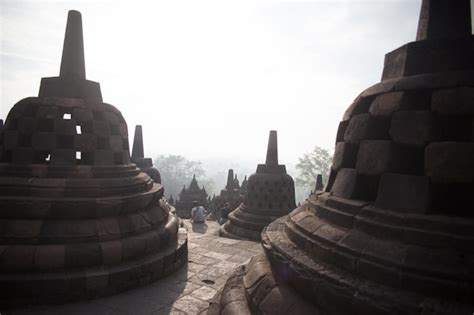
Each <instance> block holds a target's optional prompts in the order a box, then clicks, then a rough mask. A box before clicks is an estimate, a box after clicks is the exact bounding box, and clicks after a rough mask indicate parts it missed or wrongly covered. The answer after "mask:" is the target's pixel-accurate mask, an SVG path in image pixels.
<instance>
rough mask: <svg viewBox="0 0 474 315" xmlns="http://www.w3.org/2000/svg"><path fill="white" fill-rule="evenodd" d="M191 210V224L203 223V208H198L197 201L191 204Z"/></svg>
mask: <svg viewBox="0 0 474 315" xmlns="http://www.w3.org/2000/svg"><path fill="white" fill-rule="evenodd" d="M193 206H194V207H193V208H192V209H191V222H193V223H203V222H204V212H205V210H204V207H202V206H200V205H199V203H198V202H197V201H194V202H193Z"/></svg>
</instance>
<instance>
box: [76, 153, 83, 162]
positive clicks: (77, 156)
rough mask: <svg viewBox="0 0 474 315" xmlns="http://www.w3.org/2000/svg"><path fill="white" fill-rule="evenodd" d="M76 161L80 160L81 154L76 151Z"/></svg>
mask: <svg viewBox="0 0 474 315" xmlns="http://www.w3.org/2000/svg"><path fill="white" fill-rule="evenodd" d="M76 160H82V153H81V151H76Z"/></svg>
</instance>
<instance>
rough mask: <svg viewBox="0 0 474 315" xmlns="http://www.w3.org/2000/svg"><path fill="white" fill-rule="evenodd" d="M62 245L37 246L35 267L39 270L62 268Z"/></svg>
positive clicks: (63, 253)
mask: <svg viewBox="0 0 474 315" xmlns="http://www.w3.org/2000/svg"><path fill="white" fill-rule="evenodd" d="M64 255H65V248H64V245H42V246H37V247H36V251H35V267H36V268H37V269H39V270H54V269H62V268H64Z"/></svg>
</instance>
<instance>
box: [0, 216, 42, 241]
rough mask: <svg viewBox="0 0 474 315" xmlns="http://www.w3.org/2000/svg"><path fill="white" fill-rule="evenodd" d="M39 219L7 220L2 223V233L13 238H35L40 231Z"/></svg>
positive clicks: (29, 239)
mask: <svg viewBox="0 0 474 315" xmlns="http://www.w3.org/2000/svg"><path fill="white" fill-rule="evenodd" d="M42 223H43V222H42V221H40V220H8V221H6V222H5V225H4V227H3V228H4V231H3V232H4V233H5V234H4V235H5V236H6V237H11V238H15V239H24V240H25V239H26V240H28V241H31V240H32V239H36V238H37V237H38V236H39V235H40V233H41V225H42Z"/></svg>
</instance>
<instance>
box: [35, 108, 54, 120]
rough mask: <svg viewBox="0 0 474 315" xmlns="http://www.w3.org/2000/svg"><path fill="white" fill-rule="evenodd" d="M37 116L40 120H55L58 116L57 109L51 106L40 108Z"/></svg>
mask: <svg viewBox="0 0 474 315" xmlns="http://www.w3.org/2000/svg"><path fill="white" fill-rule="evenodd" d="M37 115H38V117H41V118H49V119H55V118H57V117H58V116H59V112H58V107H57V106H52V105H47V106H44V105H43V106H40V107H39V108H38V113H37Z"/></svg>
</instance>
